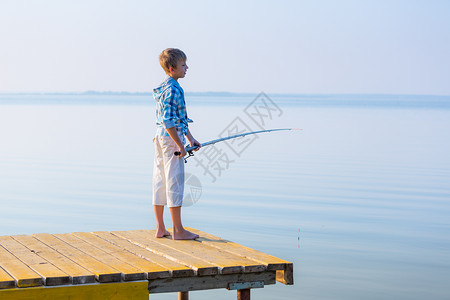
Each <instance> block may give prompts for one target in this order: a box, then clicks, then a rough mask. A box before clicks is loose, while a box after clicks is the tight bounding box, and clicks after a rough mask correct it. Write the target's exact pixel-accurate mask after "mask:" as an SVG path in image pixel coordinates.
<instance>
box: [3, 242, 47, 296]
mask: <svg viewBox="0 0 450 300" xmlns="http://www.w3.org/2000/svg"><path fill="white" fill-rule="evenodd" d="M0 244H1V243H0ZM0 266H1V267H2V269H4V270H5V271H6V272H8V274H9V275H11V277H12V278H14V281H15V282H16V285H17V286H18V287H30V286H40V285H42V284H43V281H42V277H41V276H39V275H38V274H37V273H36V272H34V271H33V270H31V269H30V268H29V267H28V266H27V265H25V264H24V263H23V262H22V261H20V260H19V259H18V258H17V257H15V256H14V255H12V254H11V253H9V252H8V250H6V249H5V248H3V247H1V246H0Z"/></svg>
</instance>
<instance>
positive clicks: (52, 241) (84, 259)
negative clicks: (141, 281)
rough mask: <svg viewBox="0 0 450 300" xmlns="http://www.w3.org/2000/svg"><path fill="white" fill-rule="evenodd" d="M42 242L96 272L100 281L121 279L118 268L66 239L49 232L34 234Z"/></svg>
mask: <svg viewBox="0 0 450 300" xmlns="http://www.w3.org/2000/svg"><path fill="white" fill-rule="evenodd" d="M33 236H34V237H35V238H37V239H38V240H39V241H41V242H42V243H44V244H46V245H48V246H49V247H52V248H53V249H55V250H56V251H58V252H59V253H61V254H63V255H64V256H66V257H68V258H70V259H71V260H73V261H74V262H76V263H77V264H79V265H80V266H82V267H83V268H85V269H87V270H89V271H91V272H92V273H94V274H95V278H96V279H97V281H99V282H115V281H120V280H121V278H122V274H121V273H120V272H119V271H117V270H116V269H113V268H111V267H110V266H108V265H106V264H104V263H102V262H100V261H98V260H97V259H95V258H93V257H91V256H89V255H87V254H86V253H84V252H82V251H80V250H78V249H76V248H74V247H72V246H71V245H69V244H67V243H65V242H64V241H62V240H60V239H58V238H57V237H55V236H53V235H51V234H48V233H39V234H33Z"/></svg>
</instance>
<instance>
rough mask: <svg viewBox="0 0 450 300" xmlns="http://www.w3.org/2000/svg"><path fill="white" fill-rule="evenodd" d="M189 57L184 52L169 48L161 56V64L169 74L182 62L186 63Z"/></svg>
mask: <svg viewBox="0 0 450 300" xmlns="http://www.w3.org/2000/svg"><path fill="white" fill-rule="evenodd" d="M186 59H187V57H186V54H184V52H183V51H181V50H180V49H176V48H167V49H166V50H164V51H163V52H161V54H160V55H159V63H160V64H161V67H162V68H163V69H164V71H165V72H166V73H167V74H169V73H170V68H171V67H172V68H176V66H177V64H178V62H179V61H180V60H182V61H186Z"/></svg>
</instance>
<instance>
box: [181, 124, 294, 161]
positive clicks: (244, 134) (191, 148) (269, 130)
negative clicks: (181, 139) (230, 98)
mask: <svg viewBox="0 0 450 300" xmlns="http://www.w3.org/2000/svg"><path fill="white" fill-rule="evenodd" d="M281 130H301V129H297V128H278V129H267V130H259V131H251V132H245V133H241V134H236V135H231V136H227V137H224V138H220V139H216V140H212V141H209V142H206V143H203V144H201V146H202V147H205V146H209V145H214V144H215V143H219V142H223V141H226V140H231V139H235V138H238V137H242V136H246V135H250V134H258V133H264V132H272V131H281ZM197 148H198V146H188V147H186V148H185V150H186V152H187V153H188V154H189V156H188V157H186V158H185V162H186V159H187V158H189V157H191V156H194V153H193V151H194V150H196V149H197ZM180 154H181V152H180V151H176V152H175V153H174V155H176V156H179V155H180Z"/></svg>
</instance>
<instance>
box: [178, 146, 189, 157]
mask: <svg viewBox="0 0 450 300" xmlns="http://www.w3.org/2000/svg"><path fill="white" fill-rule="evenodd" d="M178 149H180V155H179V156H180V158H183V157H185V156H186V154H187V152H186V149H184V147H179V146H178Z"/></svg>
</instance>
